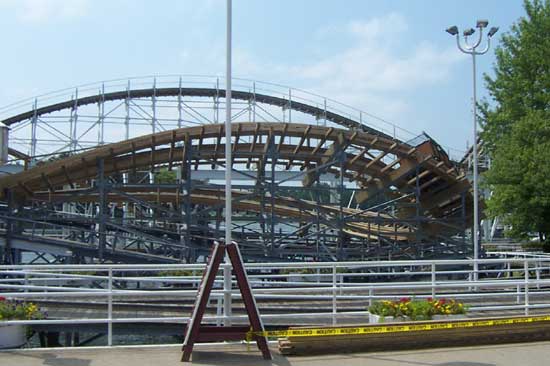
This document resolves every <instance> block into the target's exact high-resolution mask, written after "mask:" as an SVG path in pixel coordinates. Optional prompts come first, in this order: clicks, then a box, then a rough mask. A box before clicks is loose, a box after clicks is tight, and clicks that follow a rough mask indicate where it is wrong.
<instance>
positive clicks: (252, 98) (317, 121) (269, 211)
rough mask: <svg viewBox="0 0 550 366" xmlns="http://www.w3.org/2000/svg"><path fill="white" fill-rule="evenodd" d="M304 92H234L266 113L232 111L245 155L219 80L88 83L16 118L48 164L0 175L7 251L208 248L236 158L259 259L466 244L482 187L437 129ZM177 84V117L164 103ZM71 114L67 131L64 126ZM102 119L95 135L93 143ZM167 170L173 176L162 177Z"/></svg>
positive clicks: (162, 257) (6, 254)
mask: <svg viewBox="0 0 550 366" xmlns="http://www.w3.org/2000/svg"><path fill="white" fill-rule="evenodd" d="M295 94H296V93H295V92H294V91H292V92H291V91H290V90H289V92H288V95H287V96H286V98H284V97H283V98H282V97H280V96H278V97H275V96H270V95H267V94H261V93H257V92H256V88H255V85H254V89H253V90H251V91H249V92H239V91H237V92H234V93H233V97H234V98H236V99H237V100H241V101H244V102H243V103H242V105H239V104H237V106H238V107H237V108H238V110H237V111H236V112H235V113H234V117H233V118H234V119H235V121H237V120H238V119H239V118H243V117H245V118H248V120H249V121H253V122H235V123H234V124H233V127H232V131H231V135H232V141H230V143H231V145H232V151H233V161H231V162H227V161H225V158H224V146H225V144H226V141H225V135H224V133H225V130H224V126H223V125H222V124H219V123H218V122H219V119H218V115H219V99H220V98H223V97H224V95H225V93H224V91H223V90H220V89H219V87H218V85H217V84H216V87H215V88H213V89H208V88H184V87H183V86H182V82H181V79H180V82H179V85H178V87H176V88H173V87H172V88H167V87H158V86H157V82H156V80H155V82H154V84H153V88H151V89H136V90H132V89H131V88H130V84H128V86H127V89H126V91H124V92H106V91H105V86H104V85H102V87H101V89H100V92H99V93H98V94H97V95H91V96H80V97H79V96H78V95H79V94H78V92H76V91H75V92H74V95H73V97H72V98H71V99H70V100H69V101H66V102H61V103H55V104H52V105H48V106H42V107H39V106H38V103H37V102H36V101H34V103H33V109H32V111H31V112H24V113H19V114H18V115H16V116H15V117H10V118H7V119H4V123H7V124H11V125H12V128H13V129H14V130H17V129H25V128H28V127H31V129H30V131H31V138H30V139H28V140H29V141H30V150H29V151H30V155H29V156H27V155H26V154H24V153H19V152H17V151H16V150H14V151H13V153H12V155H15V154H16V153H18V154H19V155H18V157H17V158H18V159H23V160H26V161H27V166H29V167H30V166H33V165H34V167H32V168H29V169H28V170H26V171H23V172H21V173H19V174H15V175H12V176H6V177H4V178H1V179H0V188H1V189H2V192H3V197H4V200H5V203H6V204H5V206H4V208H3V209H2V212H1V214H0V221H1V222H2V223H3V226H4V231H3V238H2V239H3V245H2V248H3V249H2V251H3V256H2V257H3V261H4V262H5V263H18V262H21V261H23V262H24V259H23V257H22V256H21V255H20V254H19V253H20V252H21V251H30V250H33V251H34V252H39V253H50V255H49V256H47V255H45V254H40V255H38V258H41V260H45V258H50V259H48V260H56V261H65V262H72V263H75V262H76V263H81V262H86V261H88V262H89V261H93V260H98V261H100V262H103V261H114V262H142V261H150V262H175V261H185V262H188V263H190V262H194V261H197V260H200V259H202V258H203V256H204V254H205V253H206V252H207V251H208V250H209V244H210V243H211V240H213V239H218V238H220V237H223V227H222V225H223V223H224V219H223V217H222V208H223V200H224V191H223V186H222V185H221V183H222V182H220V181H216V180H215V178H209V173H208V172H212V173H211V174H212V177H214V176H216V175H215V174H214V173H215V172H217V171H218V170H223V169H226V168H227V166H230V167H231V169H233V170H234V171H235V172H236V174H238V176H239V177H240V178H239V181H238V183H239V184H234V185H233V197H234V203H233V205H234V207H235V214H234V217H233V219H232V229H233V233H234V238H235V239H236V240H238V241H239V243H240V245H241V249H242V252H243V255H245V256H246V257H247V259H249V260H267V259H269V260H274V259H279V260H289V259H291V260H343V259H386V258H391V259H396V258H407V259H411V258H434V257H449V256H453V257H464V256H467V255H468V252H467V249H466V248H467V247H468V246H469V245H467V243H466V235H465V230H466V229H467V228H468V227H469V226H470V224H471V217H470V215H469V213H470V212H471V210H470V209H469V205H470V204H471V194H470V192H469V190H470V185H469V183H468V182H467V179H465V177H464V175H463V174H461V172H460V171H459V170H457V168H456V167H455V166H454V164H453V163H452V161H451V160H450V159H449V158H448V156H447V154H445V152H444V151H442V149H441V148H440V147H439V145H437V144H436V143H435V142H433V140H431V139H430V138H428V137H425V138H423V139H420V140H417V141H414V142H413V141H411V142H409V143H405V142H403V141H401V140H399V139H397V138H396V137H394V136H391V134H387V133H385V132H381V131H379V130H376V129H374V128H372V127H369V126H365V125H364V124H362V121H355V120H353V119H351V118H348V117H346V116H342V115H339V114H337V113H335V112H331V111H329V110H327V102H326V100H325V102H324V106H323V107H318V106H312V105H309V104H306V103H304V102H303V100H302V101H300V100H299V99H298V100H296V99H294V100H293V99H292V98H293V96H294V98H297V97H296V96H295ZM190 96H194V97H201V98H205V97H207V98H213V106H214V107H213V108H212V106H208V107H206V106H204V107H205V108H207V109H209V110H210V111H209V113H206V112H205V110H206V109H203V106H202V105H201V103H200V102H201V101H199V100H196V99H195V100H193V101H190V100H187V101H186V99H185V98H188V97H190ZM169 97H171V98H172V99H171V100H170V103H172V104H171V106H172V107H174V104H173V102H174V100H175V103H176V105H175V106H176V108H174V109H175V110H176V113H175V115H174V117H175V118H172V119H170V118H166V116H164V117H162V116H161V114H162V113H160V112H159V108H160V105H161V104H162V103H163V102H166V101H167V100H165V99H163V98H169ZM174 97H175V99H174ZM147 98H148V99H147ZM147 100H150V105H149V107H150V108H149V109H147V108H146V107H145V104H146V103H147ZM109 103H115V104H116V105H113V106H111V105H108V104H109ZM93 104H95V105H96V106H97V116H96V117H94V118H96V120H95V121H94V122H92V123H91V125H89V126H88V127H87V129H86V131H83V132H80V130H79V127H78V126H79V124H80V123H84V121H85V120H86V117H85V116H86V114H85V113H84V112H83V111H81V109H82V108H86V107H90V106H91V105H93ZM274 106H275V107H280V108H281V109H282V111H283V117H282V118H281V119H279V120H280V121H281V122H275V123H274V122H258V121H257V118H259V116H262V115H263V116H268V117H269V118H274V119H275V115H274V114H275V113H276V112H275V110H273V107H274ZM165 107H167V105H165ZM121 109H122V110H123V112H124V115H116V113H117V112H120V110H121ZM291 110H294V111H297V112H298V113H294V114H291V113H290V111H291ZM63 111H69V113H68V116H66V121H68V129H69V130H68V131H65V130H63V129H62V128H57V127H56V124H55V123H52V121H53V120H54V119H55V118H58V119H59V120H62V118H60V117H59V114H60V113H63ZM81 112H82V113H81ZM56 113H57V115H56ZM186 114H187V117H188V118H186V117H185V116H186ZM300 115H301V116H302V117H303V116H304V115H309V116H310V117H311V116H313V118H314V120H313V122H314V124H298V123H289V122H290V121H292V120H296V119H297V116H300ZM360 116H361V115H360ZM304 119H306V120H307V118H304ZM360 119H361V118H360ZM115 120H116V121H118V123H120V124H122V125H123V126H124V129H123V131H122V132H123V135H124V136H123V138H122V141H121V142H118V143H113V144H107V145H102V144H103V143H105V141H108V138H107V136H108V135H109V134H108V133H106V131H105V126H107V125H108V124H109V121H111V122H112V121H115ZM142 122H143V125H146V126H149V128H151V129H150V130H149V131H150V132H152V134H150V135H146V136H142V135H140V136H139V137H135V138H130V137H131V136H132V135H139V133H137V132H136V131H134V132H133V133H131V131H130V127H131V126H134V127H135V126H136V125H138V126H139V125H140V123H142ZM336 124H341V125H344V126H345V127H346V128H345V129H342V128H339V127H336ZM50 127H51V128H50ZM173 128H175V129H173ZM39 129H46V130H48V133H49V134H51V135H52V136H55V137H56V138H58V140H59V141H60V142H62V144H61V145H62V146H61V147H60V148H55V149H52V148H50V149H49V151H48V152H49V153H50V154H48V157H49V158H50V160H52V161H49V162H44V163H37V161H38V160H39V159H42V160H47V159H45V158H44V157H40V156H38V155H39V154H37V151H38V150H37V149H38V146H39V145H40V144H42V146H44V145H46V144H47V143H48V139H44V138H42V137H40V136H38V135H37V133H38V132H37V131H38V130H39ZM93 130H97V131H96V132H97V141H95V142H94V141H87V140H86V139H85V136H86V134H88V133H90V132H91V131H93ZM16 142H20V141H19V140H16ZM91 145H94V146H97V145H99V146H98V147H95V148H93V149H90V148H89V147H90V146H91ZM42 149H44V150H46V148H45V147H42ZM52 153H53V154H54V155H52ZM60 153H61V154H60ZM52 156H54V157H55V159H51V157H52ZM162 174H165V175H166V174H167V175H168V177H169V178H170V181H169V182H162V181H159V180H160V178H159V177H160V176H161V175H162ZM327 183H328V184H327ZM51 253H55V254H51ZM35 257H36V256H35ZM52 258H53V259H52ZM63 258H64V259H63ZM33 260H36V258H34V259H33Z"/></svg>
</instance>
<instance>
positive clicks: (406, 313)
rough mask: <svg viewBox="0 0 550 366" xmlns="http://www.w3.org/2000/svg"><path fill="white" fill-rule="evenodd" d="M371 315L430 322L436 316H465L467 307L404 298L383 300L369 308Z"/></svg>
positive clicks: (443, 302)
mask: <svg viewBox="0 0 550 366" xmlns="http://www.w3.org/2000/svg"><path fill="white" fill-rule="evenodd" d="M368 310H369V312H370V313H371V314H375V315H380V316H383V317H386V316H393V317H396V318H400V317H401V318H403V317H408V318H410V319H411V320H430V319H432V316H434V315H454V314H465V313H466V311H467V307H466V306H465V305H464V304H463V303H461V302H458V301H456V300H447V299H439V300H437V299H432V298H428V299H426V300H411V298H409V297H404V298H402V299H400V300H399V301H390V300H382V301H377V302H375V303H374V304H372V305H371V306H369V309H368Z"/></svg>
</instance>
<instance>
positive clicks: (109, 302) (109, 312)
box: [107, 267, 113, 347]
mask: <svg viewBox="0 0 550 366" xmlns="http://www.w3.org/2000/svg"><path fill="white" fill-rule="evenodd" d="M108 289H109V295H108V300H107V307H108V309H107V319H108V321H109V323H108V324H107V345H108V346H109V347H111V346H112V345H113V268H111V267H109V284H108Z"/></svg>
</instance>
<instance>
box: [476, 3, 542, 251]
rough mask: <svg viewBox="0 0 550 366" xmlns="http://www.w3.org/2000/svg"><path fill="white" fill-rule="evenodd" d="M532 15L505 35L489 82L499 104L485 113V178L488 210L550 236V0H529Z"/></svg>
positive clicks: (516, 227) (519, 231)
mask: <svg viewBox="0 0 550 366" xmlns="http://www.w3.org/2000/svg"><path fill="white" fill-rule="evenodd" d="M524 8H525V12H526V15H525V16H524V17H522V18H520V19H519V20H518V21H517V22H516V23H515V24H514V25H513V26H512V28H511V30H510V31H509V32H508V33H506V34H504V35H503V36H502V38H501V43H500V45H499V46H498V47H497V48H496V50H495V53H496V64H495V66H494V76H489V75H485V83H486V86H487V89H488V90H489V93H490V95H491V98H492V99H493V102H494V103H491V105H489V103H487V102H485V103H484V104H483V105H482V108H481V113H482V120H483V130H484V131H483V133H482V138H483V141H484V144H485V146H486V148H487V150H488V152H489V155H490V158H491V168H490V169H489V171H488V172H487V173H486V174H485V176H484V180H485V183H486V184H487V186H488V187H489V188H490V189H491V190H492V192H493V193H492V196H491V198H490V199H489V200H488V203H487V204H488V211H489V214H490V215H492V216H500V217H502V218H503V219H504V221H505V223H508V224H510V225H511V227H512V229H511V231H510V234H511V235H512V236H514V237H526V236H528V235H529V234H530V233H538V234H539V237H540V239H541V241H542V240H550V0H532V1H529V0H525V2H524Z"/></svg>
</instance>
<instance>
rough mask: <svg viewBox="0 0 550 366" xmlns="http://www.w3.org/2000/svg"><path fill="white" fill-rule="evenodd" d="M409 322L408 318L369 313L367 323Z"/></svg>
mask: <svg viewBox="0 0 550 366" xmlns="http://www.w3.org/2000/svg"><path fill="white" fill-rule="evenodd" d="M406 321H409V318H407V317H405V318H401V317H399V318H396V317H393V316H382V315H376V314H371V313H369V323H399V322H406Z"/></svg>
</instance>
